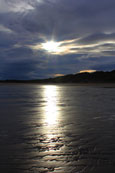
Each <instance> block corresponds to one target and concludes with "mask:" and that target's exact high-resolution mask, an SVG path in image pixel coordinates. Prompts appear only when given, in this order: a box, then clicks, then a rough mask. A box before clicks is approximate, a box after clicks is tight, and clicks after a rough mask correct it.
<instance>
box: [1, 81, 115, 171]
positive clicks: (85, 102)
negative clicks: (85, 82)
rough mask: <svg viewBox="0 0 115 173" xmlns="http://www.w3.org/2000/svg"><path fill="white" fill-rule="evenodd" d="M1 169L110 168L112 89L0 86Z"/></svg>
mask: <svg viewBox="0 0 115 173" xmlns="http://www.w3.org/2000/svg"><path fill="white" fill-rule="evenodd" d="M0 172H1V173H114V172H115V88H114V87H108V86H107V87H106V85H93V86H80V85H79V86H77V85H37V84H1V85H0Z"/></svg>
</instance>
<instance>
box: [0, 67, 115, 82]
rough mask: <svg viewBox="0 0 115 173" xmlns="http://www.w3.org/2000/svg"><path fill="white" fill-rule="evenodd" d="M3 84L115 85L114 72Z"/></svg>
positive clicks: (78, 74)
mask: <svg viewBox="0 0 115 173" xmlns="http://www.w3.org/2000/svg"><path fill="white" fill-rule="evenodd" d="M0 82H5V83H43V84H47V83H115V70H113V71H111V72H103V71H96V72H93V73H88V72H84V73H77V74H68V75H65V76H61V77H55V78H48V79H36V80H5V81H0Z"/></svg>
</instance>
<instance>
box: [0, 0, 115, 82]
mask: <svg viewBox="0 0 115 173" xmlns="http://www.w3.org/2000/svg"><path fill="white" fill-rule="evenodd" d="M114 17H115V1H114V0H109V1H108V0H101V1H100V0H96V1H94V0H77V1H76V0H20V1H19V0H0V79H33V78H34V79H35V78H47V77H52V76H55V75H56V74H68V73H77V72H79V71H81V70H88V69H94V70H98V69H99V70H113V69H114V68H115V67H114V64H115V22H114ZM51 40H54V41H55V42H58V43H59V44H60V46H59V51H58V52H48V51H46V50H44V49H43V47H42V43H45V42H48V41H51Z"/></svg>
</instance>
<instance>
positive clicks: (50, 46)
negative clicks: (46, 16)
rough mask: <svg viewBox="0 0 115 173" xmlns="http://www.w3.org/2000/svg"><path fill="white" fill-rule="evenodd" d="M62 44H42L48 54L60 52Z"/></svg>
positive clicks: (48, 42) (49, 42)
mask: <svg viewBox="0 0 115 173" xmlns="http://www.w3.org/2000/svg"><path fill="white" fill-rule="evenodd" d="M59 46H60V43H58V42H55V41H47V42H45V43H42V48H43V49H45V50H46V51H48V52H58V51H59Z"/></svg>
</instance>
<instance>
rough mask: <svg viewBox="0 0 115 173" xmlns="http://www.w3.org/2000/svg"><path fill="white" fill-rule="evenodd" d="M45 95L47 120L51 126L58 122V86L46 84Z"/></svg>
mask: <svg viewBox="0 0 115 173" xmlns="http://www.w3.org/2000/svg"><path fill="white" fill-rule="evenodd" d="M44 89H45V90H44V95H45V99H46V106H45V122H46V123H47V124H48V125H49V126H51V125H55V124H57V118H58V107H57V102H58V100H57V98H58V92H57V87H56V86H53V85H48V86H45V88H44Z"/></svg>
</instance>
